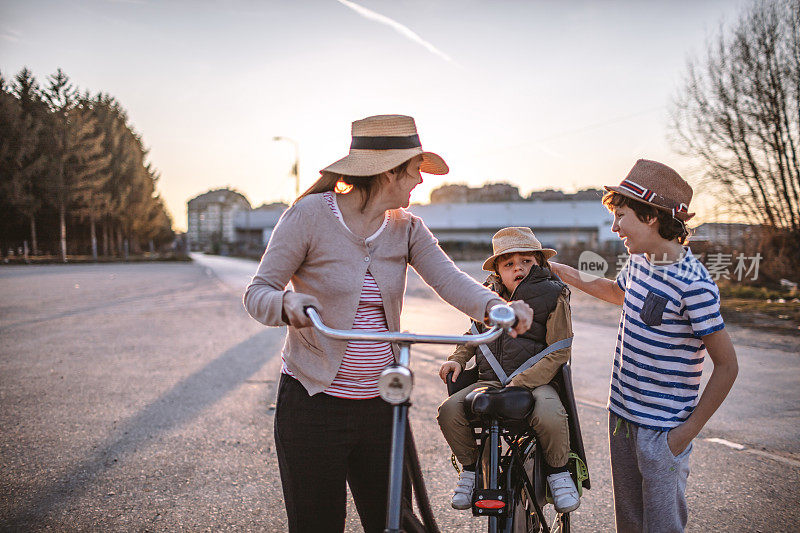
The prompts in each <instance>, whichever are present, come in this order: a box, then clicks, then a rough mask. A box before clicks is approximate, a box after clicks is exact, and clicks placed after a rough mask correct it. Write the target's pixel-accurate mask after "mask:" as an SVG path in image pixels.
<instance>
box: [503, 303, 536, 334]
mask: <svg viewBox="0 0 800 533" xmlns="http://www.w3.org/2000/svg"><path fill="white" fill-rule="evenodd" d="M508 305H510V306H511V309H513V310H514V314H515V315H516V316H517V325H516V326H514V329H512V330H511V331H509V332H508V334H509V335H511V336H512V337H516V336H517V335H521V334H523V333H525V332H526V331H528V330H529V329H531V324H533V309H531V306H530V305H528V304H526V303H525V302H523V301H522V300H514V301H513V302H508Z"/></svg>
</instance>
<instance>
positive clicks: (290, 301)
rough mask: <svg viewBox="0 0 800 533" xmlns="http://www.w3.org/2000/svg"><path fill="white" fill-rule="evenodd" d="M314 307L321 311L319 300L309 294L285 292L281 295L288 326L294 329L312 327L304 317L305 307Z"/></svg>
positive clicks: (306, 316)
mask: <svg viewBox="0 0 800 533" xmlns="http://www.w3.org/2000/svg"><path fill="white" fill-rule="evenodd" d="M309 306H311V307H316V308H317V310H318V311H322V306H321V305H320V304H319V300H317V299H316V298H315V297H313V296H311V295H309V294H303V293H301V292H287V293H285V294H284V295H283V312H284V313H285V314H286V318H288V319H289V325H291V326H293V327H295V328H306V327H310V326H313V324H312V323H311V319H310V318H308V315H306V312H305V308H306V307H309Z"/></svg>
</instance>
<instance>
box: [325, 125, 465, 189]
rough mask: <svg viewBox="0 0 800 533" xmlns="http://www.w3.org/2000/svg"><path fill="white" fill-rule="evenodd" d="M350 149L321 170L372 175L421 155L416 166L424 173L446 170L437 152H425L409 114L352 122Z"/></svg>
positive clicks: (444, 172) (441, 172)
mask: <svg viewBox="0 0 800 533" xmlns="http://www.w3.org/2000/svg"><path fill="white" fill-rule="evenodd" d="M351 135H352V141H351V143H350V153H349V154H348V155H347V156H345V157H343V158H342V159H340V160H338V161H336V162H335V163H333V164H332V165H329V166H327V167H325V168H323V169H322V170H321V171H320V172H321V173H322V172H331V173H334V174H342V175H345V176H374V175H375V174H380V173H381V172H386V171H387V170H391V169H393V168H395V167H396V166H398V165H400V164H402V163H405V162H406V161H408V160H409V159H411V158H412V157H414V156H417V155H422V164H421V165H420V167H419V169H420V170H421V171H422V172H425V173H427V174H447V173H448V172H449V171H450V169H449V168H448V166H447V163H445V162H444V159H442V158H441V157H440V156H439V155H437V154H435V153H433V152H424V151H423V150H422V144H421V143H420V140H419V134H418V133H417V125H416V123H415V122H414V119H413V118H412V117H408V116H405V115H376V116H373V117H367V118H364V119H361V120H356V121H355V122H353V125H352V128H351Z"/></svg>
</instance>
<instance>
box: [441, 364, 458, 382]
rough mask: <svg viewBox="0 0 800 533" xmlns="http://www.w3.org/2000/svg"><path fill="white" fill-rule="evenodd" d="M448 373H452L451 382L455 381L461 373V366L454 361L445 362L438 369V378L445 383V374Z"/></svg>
mask: <svg viewBox="0 0 800 533" xmlns="http://www.w3.org/2000/svg"><path fill="white" fill-rule="evenodd" d="M450 372H452V373H453V381H455V380H456V378H457V377H458V375H459V374H460V373H461V365H459V364H458V363H456V362H455V361H445V362H444V364H442V367H441V368H440V369H439V377H440V378H442V381H444V382H445V383H447V374H449V373H450Z"/></svg>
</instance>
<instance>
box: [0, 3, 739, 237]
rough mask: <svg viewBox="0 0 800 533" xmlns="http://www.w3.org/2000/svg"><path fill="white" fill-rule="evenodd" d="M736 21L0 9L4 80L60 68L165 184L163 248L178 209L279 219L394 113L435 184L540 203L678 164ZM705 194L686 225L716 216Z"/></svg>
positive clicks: (662, 13)
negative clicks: (435, 160)
mask: <svg viewBox="0 0 800 533" xmlns="http://www.w3.org/2000/svg"><path fill="white" fill-rule="evenodd" d="M745 5H747V3H746V2H744V1H740V0H703V1H690V0H675V1H662V2H655V1H647V2H641V1H628V2H623V1H593V2H590V1H569V2H563V1H560V2H559V1H527V2H526V1H522V0H506V1H502V0H500V1H488V0H487V1H472V0H465V1H449V0H448V1H435V0H392V1H389V0H381V1H377V0H359V1H358V2H351V1H348V0H315V1H308V2H307V1H269V2H267V1H263V2H262V1H234V0H230V1H219V2H202V1H185V2H169V1H164V2H159V1H146V0H116V1H113V0H109V1H100V0H97V1H82V0H75V1H52V2H44V1H35V0H24V1H8V0H2V1H0V72H2V74H3V76H4V77H5V78H7V79H8V78H12V77H13V76H14V75H15V74H16V73H17V72H18V71H19V70H20V69H21V68H22V67H24V66H27V67H29V68H30V69H31V70H32V71H33V72H34V74H35V75H36V77H37V79H38V80H39V82H40V83H41V84H42V85H45V84H46V78H47V76H49V75H50V74H52V73H53V72H55V70H56V68H58V67H61V68H62V69H64V71H65V72H66V73H67V74H68V75H69V76H70V77H71V78H72V80H73V82H74V83H76V84H77V85H78V86H79V87H80V88H81V89H89V90H90V91H92V92H96V91H100V90H102V91H104V92H108V93H110V94H112V95H114V96H115V97H116V98H117V99H118V100H119V101H120V102H121V103H122V105H123V106H124V107H125V108H126V109H127V111H128V113H129V115H130V118H131V121H132V123H133V126H134V127H135V129H136V130H137V131H138V132H139V133H140V134H141V135H142V136H143V139H144V142H145V144H146V145H147V146H148V147H149V148H150V155H149V158H150V161H151V162H152V163H153V165H155V166H156V167H157V168H158V169H159V170H160V171H161V175H162V178H161V181H160V182H159V184H158V189H159V191H160V192H161V194H162V195H163V197H164V198H165V200H166V203H167V207H168V208H169V210H170V212H171V214H172V216H173V219H174V222H175V227H176V229H180V230H183V229H185V228H186V202H187V201H188V200H189V199H190V198H192V197H194V196H196V195H198V194H200V193H203V192H205V191H207V190H209V189H211V188H218V187H225V186H229V187H232V188H235V189H237V190H239V191H240V192H242V193H244V194H245V195H246V196H247V197H248V199H249V200H250V202H251V203H252V204H253V205H254V206H255V205H259V204H261V203H264V202H273V201H278V200H283V201H289V200H290V199H291V198H293V194H294V183H293V181H292V180H291V179H290V176H289V172H290V170H291V165H292V162H293V160H294V147H293V145H292V144H291V143H290V142H275V141H273V140H272V139H273V137H275V136H284V137H288V138H291V139H294V140H295V141H297V143H298V146H299V150H300V178H301V187H302V188H305V187H307V186H308V185H310V184H311V183H312V182H313V181H314V180H315V179H316V177H317V176H318V171H319V169H320V168H323V167H324V166H326V165H328V164H329V163H332V162H333V161H334V160H336V159H339V158H340V157H343V156H344V155H346V153H347V150H348V147H349V142H350V137H349V135H350V122H351V121H353V120H355V119H358V118H362V117H364V116H368V115H374V114H384V113H400V114H408V115H412V116H414V117H415V118H416V120H417V126H418V128H419V131H420V137H421V139H422V144H423V148H425V149H427V150H431V151H435V152H437V153H439V154H440V155H442V156H443V157H444V159H445V160H446V161H447V162H448V164H449V165H450V168H451V172H450V174H449V175H447V176H426V179H425V182H424V183H423V184H422V185H421V186H419V187H418V188H417V189H416V190H415V192H414V195H413V196H412V200H414V201H417V202H423V203H424V202H427V201H428V197H429V194H430V191H431V190H432V189H433V188H436V187H437V186H439V185H441V184H443V183H467V184H470V185H478V184H480V183H483V182H486V181H506V182H509V183H512V184H514V185H517V186H518V187H519V188H520V192H522V193H523V194H527V193H528V192H530V191H531V190H534V189H542V188H562V189H565V190H568V191H572V190H575V189H578V188H584V187H589V186H599V185H602V184H604V183H618V182H619V180H620V179H621V178H622V177H624V175H625V174H626V173H627V171H628V170H629V169H630V167H631V166H632V165H633V163H634V162H635V160H636V159H638V158H640V157H645V158H649V159H657V160H660V161H663V162H665V163H667V164H670V165H671V166H673V167H675V168H676V170H678V171H679V172H681V173H682V174H684V175H685V176H686V177H690V178H691V176H692V173H693V172H694V171H695V170H696V169H695V166H694V165H693V162H692V161H688V160H685V159H681V158H680V157H679V156H678V155H677V154H675V153H674V152H673V149H672V147H671V145H670V143H669V141H668V139H667V134H668V128H667V124H668V122H669V120H668V111H669V104H670V101H671V99H672V97H673V96H674V95H675V94H676V92H677V90H678V88H679V87H680V84H681V80H682V77H683V74H684V72H685V65H686V60H687V58H689V57H692V56H694V55H702V54H703V52H704V49H705V44H706V41H707V40H708V39H709V38H711V37H713V36H714V35H715V34H716V33H717V32H718V30H719V27H720V24H721V23H723V22H728V23H730V22H732V21H734V20H735V19H736V17H737V15H738V13H739V11H740V10H741V9H742V7H743V6H745ZM709 196H710V194H709V193H703V191H700V192H699V194H698V195H697V196H696V198H697V199H698V202H697V208H698V210H699V213H700V216H699V217H698V220H703V219H705V220H713V219H715V217H716V216H717V214H716V213H715V212H714V209H713V207H711V206H712V205H713V202H709V201H708V197H709Z"/></svg>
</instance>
